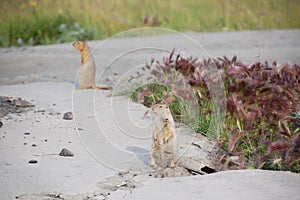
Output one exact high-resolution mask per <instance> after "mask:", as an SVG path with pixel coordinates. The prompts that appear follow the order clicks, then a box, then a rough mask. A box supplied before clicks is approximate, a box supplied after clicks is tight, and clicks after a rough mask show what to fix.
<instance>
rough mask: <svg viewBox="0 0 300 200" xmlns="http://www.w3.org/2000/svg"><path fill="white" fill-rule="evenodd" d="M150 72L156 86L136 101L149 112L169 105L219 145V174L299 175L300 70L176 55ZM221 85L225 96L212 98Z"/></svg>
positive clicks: (136, 96) (142, 89) (143, 90)
mask: <svg viewBox="0 0 300 200" xmlns="http://www.w3.org/2000/svg"><path fill="white" fill-rule="evenodd" d="M145 69H146V70H148V71H149V72H150V73H151V74H152V75H153V77H155V80H156V81H157V82H156V83H155V82H154V83H151V84H147V85H144V86H141V87H139V88H138V89H136V90H135V92H133V94H131V98H132V99H134V100H135V101H138V102H141V103H143V104H144V105H146V106H148V107H150V106H151V105H152V104H154V103H157V102H166V103H168V104H170V109H171V111H172V114H173V115H174V116H175V119H176V120H177V121H180V122H182V123H184V124H186V125H188V126H189V127H190V128H192V129H193V130H195V131H196V132H198V133H200V134H203V135H205V136H207V137H210V138H212V139H214V140H216V141H217V146H218V147H219V150H218V156H217V167H218V170H226V169H251V168H258V169H269V170H290V171H293V172H297V173H300V66H298V65H289V64H284V65H281V66H278V65H277V64H276V63H270V64H269V63H260V62H258V63H254V64H251V65H246V64H244V63H241V62H239V61H238V59H237V57H233V58H232V59H228V58H226V57H224V58H218V59H209V60H204V61H200V60H198V59H193V58H192V57H189V58H184V57H182V56H180V55H176V54H175V53H174V51H173V52H172V53H171V54H170V56H169V57H164V58H163V62H160V61H152V62H151V63H150V64H149V65H147V66H146V68H145ZM211 72H213V73H211ZM216 72H220V73H216ZM216 74H219V76H218V75H216ZM174 75H175V76H174ZM178 77H184V78H183V79H182V78H178ZM218 83H222V84H223V85H224V88H223V89H224V91H222V90H220V91H217V93H216V92H214V94H213V95H212V93H213V91H212V90H211V89H212V88H211V87H213V89H214V90H216V89H217V88H218V87H219V86H218V85H216V84H218ZM182 85H189V86H190V87H181V86H182ZM212 85H214V86H212ZM222 93H223V94H224V95H223V94H222ZM218 95H219V97H218V98H215V97H216V96H218ZM212 96H213V97H214V98H212ZM193 99H196V102H197V103H196V105H197V107H195V104H194V103H193V102H192V103H191V101H193ZM224 102H225V104H224ZM191 106H192V107H191ZM195 110H198V111H197V113H198V114H194V113H193V111H195Z"/></svg>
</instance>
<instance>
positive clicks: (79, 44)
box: [73, 41, 111, 90]
mask: <svg viewBox="0 0 300 200" xmlns="http://www.w3.org/2000/svg"><path fill="white" fill-rule="evenodd" d="M73 46H74V47H75V48H76V49H78V50H79V51H80V55H81V73H80V77H79V89H96V90H111V88H110V87H98V86H96V85H95V61H94V58H93V55H92V53H91V51H90V48H89V46H88V45H87V43H86V42H83V41H76V42H74V43H73Z"/></svg>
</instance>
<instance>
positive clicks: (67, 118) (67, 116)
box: [63, 112, 73, 120]
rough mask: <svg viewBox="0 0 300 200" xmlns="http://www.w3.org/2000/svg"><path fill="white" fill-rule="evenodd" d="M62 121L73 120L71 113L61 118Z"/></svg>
mask: <svg viewBox="0 0 300 200" xmlns="http://www.w3.org/2000/svg"><path fill="white" fill-rule="evenodd" d="M63 119H65V120H72V119H73V113H72V112H66V113H65V114H64V116H63Z"/></svg>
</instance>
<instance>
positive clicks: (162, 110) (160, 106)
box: [152, 104, 169, 115]
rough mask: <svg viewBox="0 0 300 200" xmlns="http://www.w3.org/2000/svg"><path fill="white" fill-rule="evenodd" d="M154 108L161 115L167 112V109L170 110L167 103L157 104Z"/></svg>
mask: <svg viewBox="0 0 300 200" xmlns="http://www.w3.org/2000/svg"><path fill="white" fill-rule="evenodd" d="M152 110H153V111H154V112H155V113H156V114H158V115H161V114H163V113H165V111H166V110H169V106H168V105H167V104H155V105H153V106H152Z"/></svg>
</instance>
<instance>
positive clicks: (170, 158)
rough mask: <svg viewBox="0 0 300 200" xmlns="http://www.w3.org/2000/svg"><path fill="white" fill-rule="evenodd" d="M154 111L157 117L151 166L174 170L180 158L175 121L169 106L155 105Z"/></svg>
mask: <svg viewBox="0 0 300 200" xmlns="http://www.w3.org/2000/svg"><path fill="white" fill-rule="evenodd" d="M152 109H153V111H154V112H155V113H156V115H157V117H156V118H155V122H154V131H153V135H152V149H151V156H150V164H151V166H153V167H156V168H157V167H159V168H167V167H171V168H173V167H175V166H176V162H177V158H178V141H177V135H176V132H175V122H174V119H173V117H172V114H171V112H170V109H169V106H168V105H167V104H155V105H154V106H153V107H152Z"/></svg>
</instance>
